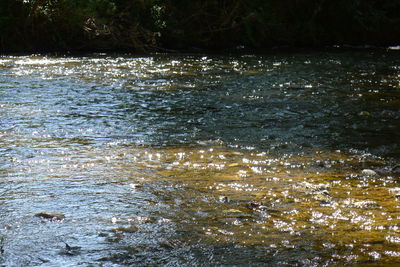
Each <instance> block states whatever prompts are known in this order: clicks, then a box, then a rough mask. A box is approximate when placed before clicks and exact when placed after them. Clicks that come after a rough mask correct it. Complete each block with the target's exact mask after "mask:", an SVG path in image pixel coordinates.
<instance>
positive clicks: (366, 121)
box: [0, 51, 400, 266]
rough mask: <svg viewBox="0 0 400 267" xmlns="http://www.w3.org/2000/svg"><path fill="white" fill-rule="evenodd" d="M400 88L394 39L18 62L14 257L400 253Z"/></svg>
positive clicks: (8, 119)
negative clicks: (230, 52) (364, 46)
mask: <svg viewBox="0 0 400 267" xmlns="http://www.w3.org/2000/svg"><path fill="white" fill-rule="evenodd" d="M399 90H400V57H399V54H398V53H395V52H394V51H392V52H382V51H373V52H371V51H359V52H354V51H353V52H352V53H348V52H334V53H332V52H330V53H328V52H318V53H317V52H315V53H308V54H289V55H288V54H277V55H270V56H268V55H265V56H253V55H246V56H197V55H196V56H192V55H175V56H165V55H156V56H150V57H130V56H107V55H92V56H87V57H50V56H48V57H45V56H29V57H11V56H4V57H1V58H0V126H1V127H0V184H1V186H0V204H1V205H0V212H1V215H2V216H1V217H0V227H1V228H0V262H2V263H4V264H5V265H6V266H32V265H43V266H67V265H71V266H73V265H79V264H80V265H84V266H86V265H88V266H90V265H96V266H99V265H100V266H101V265H104V266H121V265H164V264H165V265H167V264H170V265H190V266H192V265H202V264H204V262H210V263H211V264H212V265H232V264H238V265H249V264H253V265H265V264H270V265H278V266H280V265H283V266H285V265H289V266H293V265H301V266H304V265H305V266H315V265H343V264H349V265H360V266H361V265H362V266H363V265H367V264H370V265H383V264H396V263H400V246H399V244H400V228H399V227H400V224H399V222H400V212H399V207H400V204H399V199H400V184H399V178H400V174H399V173H400V166H398V164H399V163H400V162H399V155H400V147H399V145H398V144H399V141H400V124H399V121H400V120H399V119H400V109H399V107H400V105H399V104H400V98H399ZM372 170H373V171H372ZM52 212H58V213H62V214H63V215H65V218H64V219H54V220H52V219H46V218H40V217H38V216H35V215H37V214H39V213H52Z"/></svg>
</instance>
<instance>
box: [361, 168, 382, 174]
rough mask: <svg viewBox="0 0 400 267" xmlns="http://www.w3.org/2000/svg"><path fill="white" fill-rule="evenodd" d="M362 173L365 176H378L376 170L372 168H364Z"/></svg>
mask: <svg viewBox="0 0 400 267" xmlns="http://www.w3.org/2000/svg"><path fill="white" fill-rule="evenodd" d="M361 174H362V175H365V176H377V175H378V174H377V173H376V171H374V170H371V169H364V170H362V172H361Z"/></svg>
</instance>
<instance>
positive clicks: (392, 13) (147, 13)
mask: <svg viewBox="0 0 400 267" xmlns="http://www.w3.org/2000/svg"><path fill="white" fill-rule="evenodd" d="M399 14H400V4H399V3H394V2H393V1H381V2H379V5H378V4H376V3H375V1H372V0H368V1H339V2H335V3H331V2H330V1H323V0H321V1H295V2H294V3H293V1H271V0H270V1H252V2H251V3H248V2H246V1H243V0H236V1H229V3H228V2H227V1H221V0H214V1H195V2H190V3H186V2H181V1H176V0H169V1H167V0H165V1H162V0H158V1H139V0H135V1H125V0H119V1H116V0H93V1H82V0H74V1H46V0H34V1H19V0H6V1H2V3H1V4H0V28H1V29H2V31H1V32H0V52H1V53H3V54H4V53H38V52H74V53H77V52H134V53H147V52H177V51H178V52H182V51H183V52H185V51H189V52H199V51H200V52H206V51H207V52H215V51H219V52H224V51H236V52H237V51H253V52H254V51H270V50H272V49H274V48H276V47H291V48H305V47H312V48H321V47H326V46H333V45H344V44H347V45H351V46H365V45H369V46H379V47H388V46H393V45H398V44H399V41H400V15H399Z"/></svg>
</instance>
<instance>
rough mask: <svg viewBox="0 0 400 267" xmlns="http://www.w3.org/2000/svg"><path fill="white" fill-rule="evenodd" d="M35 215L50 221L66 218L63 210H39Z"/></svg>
mask: <svg viewBox="0 0 400 267" xmlns="http://www.w3.org/2000/svg"><path fill="white" fill-rule="evenodd" d="M35 217H39V218H42V219H45V220H50V221H62V220H64V219H65V215H64V214H63V213H61V212H39V213H36V214H35Z"/></svg>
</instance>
